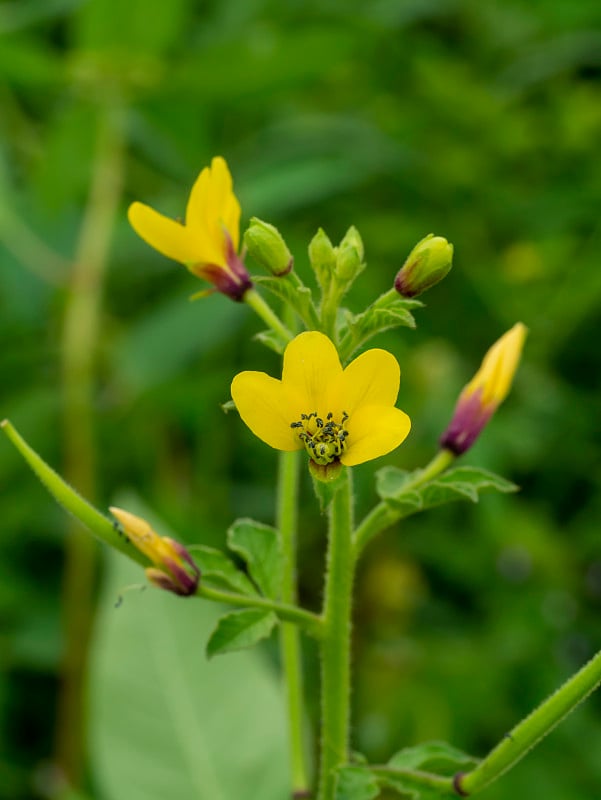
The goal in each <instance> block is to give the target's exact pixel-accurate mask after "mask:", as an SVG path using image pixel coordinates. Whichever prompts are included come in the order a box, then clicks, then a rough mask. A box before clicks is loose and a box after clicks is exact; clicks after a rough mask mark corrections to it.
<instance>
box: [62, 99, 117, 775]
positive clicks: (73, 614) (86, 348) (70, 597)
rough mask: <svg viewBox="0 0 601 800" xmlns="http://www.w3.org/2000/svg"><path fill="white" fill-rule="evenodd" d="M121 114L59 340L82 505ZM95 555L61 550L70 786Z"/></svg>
mask: <svg viewBox="0 0 601 800" xmlns="http://www.w3.org/2000/svg"><path fill="white" fill-rule="evenodd" d="M122 122H123V120H122V115H121V112H120V109H119V108H118V106H117V105H116V104H115V105H113V102H112V101H111V100H109V99H105V100H104V104H103V105H102V106H101V107H100V109H99V110H98V129H97V145H96V155H95V158H94V162H93V168H92V178H91V186H90V193H89V197H88V202H87V205H86V209H85V212H84V217H83V221H82V224H81V230H80V235H79V241H78V243H77V246H76V250H75V254H74V262H73V270H72V273H71V278H70V281H69V290H68V294H67V302H66V307H65V314H64V324H63V337H62V376H63V436H64V447H65V456H64V459H65V462H64V463H65V477H66V479H67V481H68V482H69V483H71V484H73V486H75V487H76V488H77V489H78V490H79V491H80V492H81V493H82V494H83V495H84V496H85V497H88V498H90V499H93V498H94V496H95V494H96V452H95V451H96V448H95V442H94V421H93V420H94V413H93V405H94V403H93V398H94V389H95V386H94V383H95V380H94V378H95V374H94V373H95V362H96V352H97V341H98V333H99V320H100V310H101V304H102V284H103V279H104V273H105V271H106V267H107V264H108V255H109V249H110V242H111V238H112V233H113V229H114V223H115V218H116V215H117V212H118V208H119V201H120V197H121V184H122V176H123V164H124V153H123V135H122ZM95 565H96V548H95V547H94V544H93V542H92V540H91V539H90V538H89V537H88V536H85V535H82V532H81V528H80V526H79V524H77V523H73V524H72V525H71V527H70V530H69V531H68V535H67V538H66V545H65V562H64V572H63V586H62V608H63V625H64V637H65V645H64V652H63V660H62V667H61V674H62V683H61V688H60V692H59V699H58V711H57V722H56V759H57V763H58V764H59V766H60V768H61V770H62V771H63V772H64V774H65V776H66V777H67V778H68V780H69V782H70V784H71V785H72V786H75V787H77V786H78V785H79V783H80V780H81V774H82V770H83V760H84V750H85V734H84V725H83V684H84V671H85V666H86V660H87V648H88V640H89V635H90V630H91V623H92V617H93V592H94V574H95Z"/></svg>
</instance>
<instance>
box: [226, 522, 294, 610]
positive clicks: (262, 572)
mask: <svg viewBox="0 0 601 800" xmlns="http://www.w3.org/2000/svg"><path fill="white" fill-rule="evenodd" d="M227 543H228V546H229V548H230V550H233V551H234V552H235V553H237V554H238V555H239V556H241V557H242V558H243V559H244V561H245V562H246V564H247V566H248V571H249V573H250V576H251V578H252V579H253V580H254V582H255V583H256V584H257V586H258V587H259V589H260V590H261V591H262V592H263V594H264V595H266V596H267V597H271V598H272V599H274V600H275V599H277V597H278V596H279V592H280V587H281V584H282V569H283V563H282V553H281V550H280V542H279V537H278V532H277V531H276V530H275V528H271V527H269V525H263V524H262V523H260V522H255V521H254V520H252V519H238V520H236V521H235V522H234V524H233V525H232V526H231V527H230V529H229V530H228V532H227Z"/></svg>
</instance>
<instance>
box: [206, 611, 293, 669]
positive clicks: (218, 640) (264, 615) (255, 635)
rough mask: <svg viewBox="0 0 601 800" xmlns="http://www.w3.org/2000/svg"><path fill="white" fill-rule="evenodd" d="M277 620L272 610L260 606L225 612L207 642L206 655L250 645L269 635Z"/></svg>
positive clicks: (228, 651) (241, 648)
mask: <svg viewBox="0 0 601 800" xmlns="http://www.w3.org/2000/svg"><path fill="white" fill-rule="evenodd" d="M277 621H278V620H277V617H276V615H275V614H274V613H273V611H265V610H264V609H262V608H246V609H244V610H243V611H232V612H231V613H229V614H225V615H224V616H223V617H221V618H220V620H219V621H218V623H217V627H216V628H215V630H214V631H213V633H212V634H211V637H210V639H209V641H208V643H207V657H208V658H212V657H213V656H215V655H217V654H218V653H230V652H231V651H232V650H243V649H244V648H246V647H252V646H253V645H255V644H256V643H257V642H259V641H261V639H265V638H266V637H267V636H269V634H270V633H271V631H272V630H273V626H274V625H275V624H276V622H277Z"/></svg>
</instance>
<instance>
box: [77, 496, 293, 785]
mask: <svg viewBox="0 0 601 800" xmlns="http://www.w3.org/2000/svg"><path fill="white" fill-rule="evenodd" d="M123 504H125V503H124V502H123ZM128 507H131V498H130V499H129V500H128ZM134 510H136V512H137V513H140V514H144V516H147V515H146V513H145V510H144V509H140V508H134ZM157 527H159V526H158V525H157ZM160 528H161V530H164V529H165V528H164V526H163V525H160ZM107 566H108V570H106V571H105V584H104V588H103V592H102V595H101V597H100V600H99V604H98V611H99V613H98V616H97V619H96V624H95V629H94V640H93V643H92V649H91V654H90V678H89V696H90V713H89V723H90V728H89V731H90V740H89V744H90V759H91V769H92V773H93V780H94V785H95V787H96V796H97V797H101V798H103V800H123V797H124V790H123V787H127V791H126V793H125V794H126V796H127V800H165V798H169V800H189V798H191V797H193V798H195V800H231V798H234V797H240V798H244V797H247V796H248V787H249V786H252V788H253V796H256V797H257V798H260V800H281V799H282V798H283V797H286V796H287V794H288V787H289V778H288V774H287V764H288V754H287V750H286V733H285V732H286V722H285V712H284V706H283V703H282V697H281V691H280V686H279V679H278V677H277V675H276V673H275V672H274V670H273V669H271V665H269V664H268V663H267V662H266V660H265V658H264V657H263V654H262V653H259V652H258V651H257V650H254V651H253V650H247V651H245V652H242V653H232V654H231V655H229V656H228V657H227V658H223V659H220V660H219V662H217V663H215V662H210V661H207V659H206V656H205V654H204V652H203V647H202V646H201V642H203V641H205V640H206V638H207V637H208V634H209V631H210V630H211V628H212V627H213V626H214V624H215V622H216V619H217V617H218V614H219V610H218V608H217V607H216V606H215V605H214V604H213V603H207V602H205V601H203V600H200V599H198V598H195V597H190V598H180V597H176V596H175V595H172V594H170V593H169V592H162V591H159V590H157V589H152V588H148V589H147V590H146V591H143V592H138V591H129V592H127V593H126V594H125V595H124V600H123V603H122V605H121V606H120V608H117V609H116V608H115V607H114V605H115V599H116V598H117V597H118V595H119V594H120V593H121V592H122V591H123V587H124V586H127V585H129V584H132V583H135V582H137V581H139V577H140V576H139V569H138V568H136V567H135V566H134V565H132V564H130V563H129V562H128V561H127V560H126V559H122V558H120V557H118V556H111V558H110V560H109V562H108V565H107Z"/></svg>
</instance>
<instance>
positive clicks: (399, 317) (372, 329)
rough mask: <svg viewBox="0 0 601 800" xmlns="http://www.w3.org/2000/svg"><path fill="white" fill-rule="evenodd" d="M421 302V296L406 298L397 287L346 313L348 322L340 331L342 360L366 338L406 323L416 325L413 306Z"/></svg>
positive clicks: (406, 324)
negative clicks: (362, 308) (367, 306)
mask: <svg viewBox="0 0 601 800" xmlns="http://www.w3.org/2000/svg"><path fill="white" fill-rule="evenodd" d="M421 306H422V303H420V301H419V300H407V299H405V298H403V297H401V296H400V295H399V294H397V292H395V291H394V289H393V290H392V291H391V292H387V293H386V294H383V295H382V296H381V297H379V298H378V299H377V300H376V301H375V303H372V305H371V306H369V308H367V309H366V310H365V311H363V312H362V313H361V314H351V313H349V312H347V313H346V322H345V325H344V326H343V328H342V331H341V343H340V352H341V357H342V359H343V360H346V359H348V358H350V356H351V355H352V354H353V353H354V352H355V350H357V349H358V348H359V347H361V345H362V344H364V343H365V342H366V341H368V340H369V339H371V338H372V337H373V336H375V335H376V334H378V333H381V332H382V331H385V330H389V329H390V328H396V327H399V326H404V327H407V328H415V319H414V317H413V315H412V314H411V310H412V309H414V308H419V307H421Z"/></svg>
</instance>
